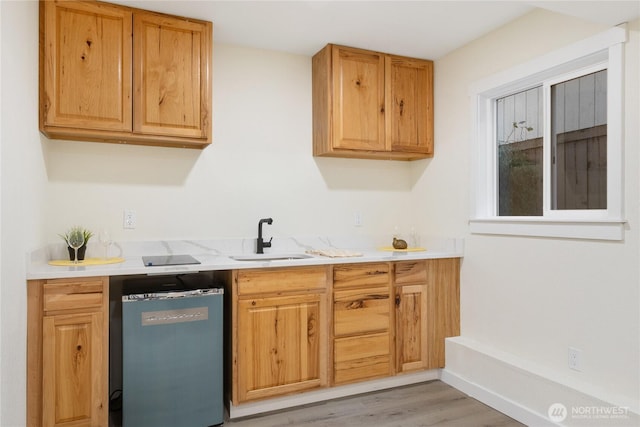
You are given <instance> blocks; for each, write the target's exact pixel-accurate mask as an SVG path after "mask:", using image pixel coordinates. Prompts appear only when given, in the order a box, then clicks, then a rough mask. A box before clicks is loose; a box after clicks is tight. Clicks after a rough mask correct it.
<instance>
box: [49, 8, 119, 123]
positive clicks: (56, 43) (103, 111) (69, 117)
mask: <svg viewBox="0 0 640 427" xmlns="http://www.w3.org/2000/svg"><path fill="white" fill-rule="evenodd" d="M40 7H41V10H40V13H41V15H42V18H41V21H40V22H41V29H40V30H41V37H42V39H41V43H44V48H43V49H42V50H41V58H40V61H41V67H40V73H41V75H40V79H41V81H40V84H41V87H40V103H41V108H40V128H41V130H43V128H44V127H45V126H60V127H67V128H82V129H97V130H116V131H131V43H132V42H131V13H130V12H129V11H128V10H126V9H122V8H119V7H115V6H112V5H109V4H106V3H94V2H74V1H43V2H41V3H40ZM42 27H44V28H42Z"/></svg>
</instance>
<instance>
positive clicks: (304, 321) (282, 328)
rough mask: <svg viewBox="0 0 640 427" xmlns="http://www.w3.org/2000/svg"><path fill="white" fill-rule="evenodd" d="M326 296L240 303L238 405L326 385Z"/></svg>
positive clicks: (243, 301)
mask: <svg viewBox="0 0 640 427" xmlns="http://www.w3.org/2000/svg"><path fill="white" fill-rule="evenodd" d="M325 310H326V304H325V296H324V295H318V294H311V295H298V296H289V297H274V298H255V299H248V300H239V301H238V330H237V334H236V337H237V352H238V354H237V356H236V358H237V360H236V364H237V366H236V373H237V381H238V383H237V391H238V393H237V395H238V396H237V398H238V402H244V401H248V400H254V399H261V398H266V397H273V396H278V395H283V394H287V393H291V392H297V391H301V390H307V389H311V388H316V387H320V386H324V385H326V384H327V380H326V359H327V354H326V341H327V335H326V333H327V332H326V325H324V324H322V322H323V319H326V313H325Z"/></svg>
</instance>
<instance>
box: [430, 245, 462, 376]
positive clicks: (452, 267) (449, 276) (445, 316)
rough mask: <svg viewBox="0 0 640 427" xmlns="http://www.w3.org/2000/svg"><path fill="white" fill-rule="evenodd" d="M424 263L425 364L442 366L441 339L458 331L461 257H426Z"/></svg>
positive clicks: (443, 359)
mask: <svg viewBox="0 0 640 427" xmlns="http://www.w3.org/2000/svg"><path fill="white" fill-rule="evenodd" d="M425 263H426V266H427V285H428V289H427V298H428V305H427V313H428V317H427V329H428V330H427V336H428V340H429V341H428V346H429V362H428V364H427V368H429V369H433V368H443V367H444V362H445V357H444V356H445V355H444V340H445V338H447V337H455V336H458V335H460V258H442V259H429V260H426V261H425Z"/></svg>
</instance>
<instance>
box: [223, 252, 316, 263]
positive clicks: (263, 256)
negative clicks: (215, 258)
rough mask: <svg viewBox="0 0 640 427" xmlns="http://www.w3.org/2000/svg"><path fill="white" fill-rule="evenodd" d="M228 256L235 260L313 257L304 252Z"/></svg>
mask: <svg viewBox="0 0 640 427" xmlns="http://www.w3.org/2000/svg"><path fill="white" fill-rule="evenodd" d="M229 258H231V259H234V260H236V261H293V260H297V259H307V258H313V257H312V256H311V255H306V254H251V255H234V256H230V257H229Z"/></svg>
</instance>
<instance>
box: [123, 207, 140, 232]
mask: <svg viewBox="0 0 640 427" xmlns="http://www.w3.org/2000/svg"><path fill="white" fill-rule="evenodd" d="M137 223H138V218H137V217H136V211H133V210H131V209H125V210H124V215H123V220H122V228H130V229H133V228H136V225H137Z"/></svg>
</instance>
